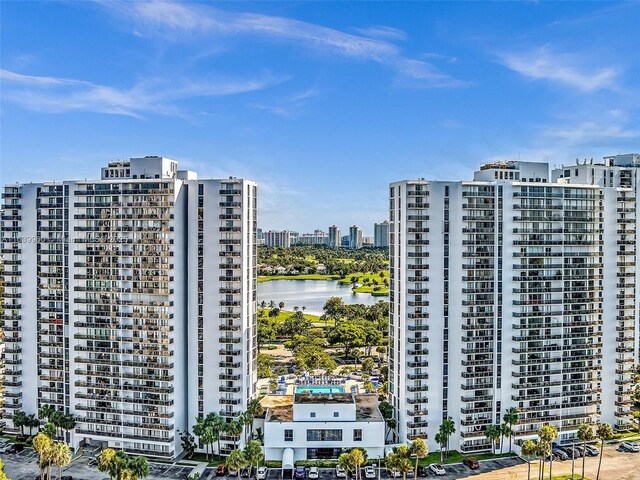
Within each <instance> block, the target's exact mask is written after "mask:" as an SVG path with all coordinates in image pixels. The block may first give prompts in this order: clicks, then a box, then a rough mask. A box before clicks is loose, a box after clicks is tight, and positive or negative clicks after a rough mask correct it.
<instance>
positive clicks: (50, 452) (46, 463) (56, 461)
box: [33, 433, 71, 480]
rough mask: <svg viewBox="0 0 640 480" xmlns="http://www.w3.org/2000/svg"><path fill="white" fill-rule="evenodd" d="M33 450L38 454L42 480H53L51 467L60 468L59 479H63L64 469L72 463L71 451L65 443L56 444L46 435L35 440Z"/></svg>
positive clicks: (40, 434) (36, 437) (41, 434)
mask: <svg viewBox="0 0 640 480" xmlns="http://www.w3.org/2000/svg"><path fill="white" fill-rule="evenodd" d="M33 449H34V450H35V451H36V453H37V454H38V456H39V458H38V466H39V467H40V479H41V480H51V467H52V466H55V467H58V479H60V478H62V467H64V466H66V465H69V464H70V463H71V449H70V448H69V446H68V445H67V444H65V443H63V442H56V441H54V440H52V439H51V437H49V436H48V435H46V434H44V433H39V434H38V435H36V436H35V438H34V439H33Z"/></svg>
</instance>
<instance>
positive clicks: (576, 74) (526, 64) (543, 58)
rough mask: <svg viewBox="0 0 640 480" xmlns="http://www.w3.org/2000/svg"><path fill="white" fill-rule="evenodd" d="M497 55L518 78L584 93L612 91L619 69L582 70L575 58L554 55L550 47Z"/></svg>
mask: <svg viewBox="0 0 640 480" xmlns="http://www.w3.org/2000/svg"><path fill="white" fill-rule="evenodd" d="M498 56H499V59H500V62H501V63H502V64H503V65H504V66H506V67H507V68H509V69H511V70H513V71H515V72H517V73H519V74H520V75H523V76H525V77H528V78H531V79H534V80H547V81H550V82H557V83H560V84H563V85H566V86H569V87H573V88H577V89H578V90H581V91H583V92H592V91H596V90H603V89H609V90H611V89H614V88H615V87H616V80H617V78H618V76H619V74H620V69H619V68H617V67H614V66H607V67H585V66H584V63H585V62H584V61H581V59H580V58H578V56H576V55H571V54H559V53H554V52H552V51H551V49H550V47H549V46H544V47H541V48H539V49H536V50H533V51H528V52H519V53H505V54H499V55H498Z"/></svg>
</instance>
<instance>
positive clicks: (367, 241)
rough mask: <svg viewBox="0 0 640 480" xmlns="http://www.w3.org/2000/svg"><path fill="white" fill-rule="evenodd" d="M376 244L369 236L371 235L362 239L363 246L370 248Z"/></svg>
mask: <svg viewBox="0 0 640 480" xmlns="http://www.w3.org/2000/svg"><path fill="white" fill-rule="evenodd" d="M374 242H375V239H374V237H372V236H369V235H363V237H362V245H363V246H364V245H366V246H368V247H373V244H374Z"/></svg>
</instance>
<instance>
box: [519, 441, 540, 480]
mask: <svg viewBox="0 0 640 480" xmlns="http://www.w3.org/2000/svg"><path fill="white" fill-rule="evenodd" d="M536 451H537V448H536V444H535V442H534V441H533V440H525V441H524V442H522V455H524V456H525V457H533V456H535V454H536ZM527 480H531V461H530V460H529V459H528V458H527Z"/></svg>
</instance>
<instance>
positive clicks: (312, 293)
mask: <svg viewBox="0 0 640 480" xmlns="http://www.w3.org/2000/svg"><path fill="white" fill-rule="evenodd" d="M329 297H340V298H342V301H343V302H344V303H345V304H347V305H351V304H354V303H362V304H364V305H373V304H375V303H376V302H379V301H380V300H385V301H386V300H388V297H387V296H384V297H374V296H373V295H370V294H368V293H353V292H352V291H351V285H340V284H339V283H338V281H337V280H272V281H270V282H262V283H259V284H258V306H259V305H260V302H262V301H263V300H264V301H265V302H267V303H269V302H270V301H271V300H273V301H274V302H276V305H277V304H278V303H280V302H284V309H285V310H293V307H294V306H298V307H300V308H302V306H303V305H304V306H305V307H307V308H306V310H305V312H306V313H311V314H313V315H322V313H323V312H322V307H323V306H324V304H325V302H326V301H327V300H328V299H329Z"/></svg>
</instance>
